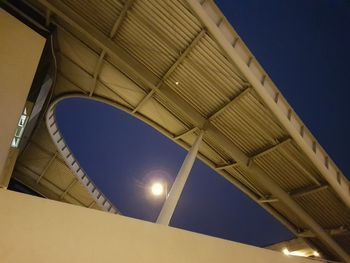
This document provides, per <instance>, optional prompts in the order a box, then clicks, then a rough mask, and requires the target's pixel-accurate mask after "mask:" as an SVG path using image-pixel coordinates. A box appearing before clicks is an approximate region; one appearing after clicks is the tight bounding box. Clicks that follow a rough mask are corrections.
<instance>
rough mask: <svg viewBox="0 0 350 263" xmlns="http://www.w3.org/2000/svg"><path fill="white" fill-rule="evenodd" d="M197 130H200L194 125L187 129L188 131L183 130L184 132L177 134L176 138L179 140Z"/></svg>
mask: <svg viewBox="0 0 350 263" xmlns="http://www.w3.org/2000/svg"><path fill="white" fill-rule="evenodd" d="M196 130H198V127H193V128H192V129H189V130H187V131H185V132H183V133H181V134H179V135H176V136H175V137H174V139H175V140H179V139H181V138H183V137H185V136H186V135H188V134H191V133H193V132H195V131H196Z"/></svg>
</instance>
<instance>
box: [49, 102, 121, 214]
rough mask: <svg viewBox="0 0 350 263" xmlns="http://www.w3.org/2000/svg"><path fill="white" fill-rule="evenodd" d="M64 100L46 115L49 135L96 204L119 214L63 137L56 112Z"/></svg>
mask: <svg viewBox="0 0 350 263" xmlns="http://www.w3.org/2000/svg"><path fill="white" fill-rule="evenodd" d="M63 99H64V98H60V99H58V100H55V101H54V102H53V103H52V104H51V105H50V107H49V109H48V111H47V113H46V126H47V129H48V131H49V134H50V136H51V138H52V141H53V143H54V144H55V146H56V148H57V150H58V152H59V153H60V154H61V156H62V157H63V159H64V161H65V163H66V165H67V166H68V167H69V168H70V169H71V171H72V172H73V173H74V175H75V176H76V178H77V179H78V180H79V181H80V183H81V184H82V185H83V186H84V187H85V188H86V190H87V191H88V192H89V194H90V195H91V197H92V198H93V199H94V200H95V202H96V204H97V205H98V206H99V207H100V208H101V209H102V210H103V211H107V212H110V213H115V214H119V211H118V209H117V208H116V207H115V206H114V205H113V204H112V202H111V201H109V200H108V199H107V197H106V196H105V195H104V194H103V193H102V192H101V191H100V190H99V189H98V188H97V186H96V185H95V184H94V182H93V181H92V180H91V179H90V178H89V176H88V175H87V173H86V172H85V171H84V169H83V168H82V167H81V165H80V164H79V162H78V160H77V159H76V158H75V156H74V154H73V153H72V151H71V150H70V149H69V147H68V145H67V143H66V142H65V140H64V138H63V135H62V133H61V131H60V129H59V127H58V125H57V121H56V115H55V110H56V106H57V104H58V103H59V102H60V101H62V100H63Z"/></svg>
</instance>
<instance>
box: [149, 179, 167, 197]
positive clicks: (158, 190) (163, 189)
mask: <svg viewBox="0 0 350 263" xmlns="http://www.w3.org/2000/svg"><path fill="white" fill-rule="evenodd" d="M167 191H168V190H167V184H166V183H163V182H154V183H153V184H152V186H151V193H152V194H153V195H154V196H161V195H164V196H165V197H167V195H168V193H167Z"/></svg>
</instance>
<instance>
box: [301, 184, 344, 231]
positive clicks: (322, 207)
mask: <svg viewBox="0 0 350 263" xmlns="http://www.w3.org/2000/svg"><path fill="white" fill-rule="evenodd" d="M296 200H297V202H298V203H299V204H300V205H301V206H302V207H303V208H304V209H305V211H307V212H308V213H309V214H310V215H311V216H312V217H313V218H317V219H318V222H319V223H320V224H321V226H322V227H324V228H325V229H336V228H339V227H340V226H350V210H349V209H347V208H346V207H345V205H343V204H342V203H341V202H339V201H338V199H337V198H336V196H335V195H334V193H333V191H332V190H331V189H326V190H322V191H319V192H316V193H311V194H308V195H304V196H301V197H298V198H296Z"/></svg>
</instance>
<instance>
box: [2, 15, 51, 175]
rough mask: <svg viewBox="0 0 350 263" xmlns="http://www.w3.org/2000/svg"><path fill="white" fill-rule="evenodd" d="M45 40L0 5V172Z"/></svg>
mask: <svg viewBox="0 0 350 263" xmlns="http://www.w3.org/2000/svg"><path fill="white" fill-rule="evenodd" d="M44 45H45V39H44V38H43V37H42V36H40V35H39V34H37V33H36V32H34V31H33V30H32V29H30V28H29V27H27V26H26V25H25V24H23V23H22V22H20V21H19V20H17V19H16V18H15V17H13V16H11V15H9V14H8V13H7V12H6V11H4V10H3V9H1V8H0V175H1V172H2V171H3V168H4V166H5V163H6V159H7V155H8V152H9V149H10V145H11V141H12V138H13V136H14V134H15V131H16V128H17V123H18V121H19V117H20V115H21V113H22V111H23V108H24V104H25V102H26V99H27V96H28V92H29V89H30V87H31V84H32V81H33V78H34V74H35V71H36V68H37V66H38V63H39V60H40V56H41V53H42V50H43V48H44Z"/></svg>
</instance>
